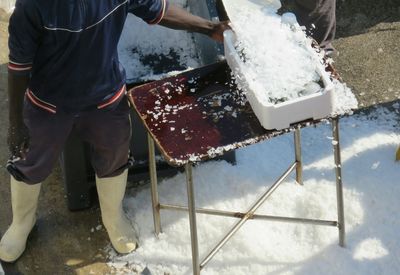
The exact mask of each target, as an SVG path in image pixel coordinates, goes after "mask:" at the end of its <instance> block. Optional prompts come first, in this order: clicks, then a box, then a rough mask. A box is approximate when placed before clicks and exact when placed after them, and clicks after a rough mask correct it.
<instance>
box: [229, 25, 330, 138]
mask: <svg viewBox="0 0 400 275" xmlns="http://www.w3.org/2000/svg"><path fill="white" fill-rule="evenodd" d="M235 44H236V36H235V34H234V33H233V32H232V31H231V30H228V31H225V32H224V46H225V58H226V60H227V62H228V65H229V67H230V68H231V70H232V72H233V73H234V74H236V75H237V76H239V77H236V80H237V81H239V82H240V83H238V84H239V86H240V88H241V89H243V90H244V92H245V93H246V97H247V100H248V101H249V103H250V105H251V107H252V109H253V111H254V113H255V114H256V116H257V118H258V120H259V121H260V123H261V125H262V126H263V127H264V128H265V129H269V130H270V129H277V130H280V129H284V128H288V127H289V126H290V124H292V123H295V122H300V121H303V120H307V119H321V118H324V117H326V116H328V115H329V114H331V113H332V108H333V107H332V105H333V104H332V94H333V90H334V86H333V84H332V82H331V80H330V78H329V75H328V74H327V73H326V72H325V71H322V70H321V69H320V70H319V71H318V73H319V74H320V76H321V79H322V81H323V84H324V89H321V91H319V92H316V93H313V94H311V95H305V96H301V97H298V98H295V99H291V100H288V101H285V102H282V103H277V104H273V103H265V102H261V101H260V100H258V98H257V96H256V94H255V92H254V91H252V90H251V89H250V88H249V84H248V82H247V81H246V79H247V78H246V75H244V70H243V69H242V68H243V66H245V64H244V63H243V61H242V60H241V59H240V57H239V55H238V53H237V51H236V49H235Z"/></svg>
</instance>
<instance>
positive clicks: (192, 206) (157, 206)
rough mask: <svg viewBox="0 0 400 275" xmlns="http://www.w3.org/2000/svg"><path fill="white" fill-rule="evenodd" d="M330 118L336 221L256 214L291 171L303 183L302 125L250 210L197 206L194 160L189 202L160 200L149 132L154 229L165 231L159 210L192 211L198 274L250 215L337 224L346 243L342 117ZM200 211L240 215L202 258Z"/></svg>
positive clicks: (188, 172) (187, 166)
mask: <svg viewBox="0 0 400 275" xmlns="http://www.w3.org/2000/svg"><path fill="white" fill-rule="evenodd" d="M330 120H331V122H332V133H333V142H332V144H333V151H334V152H333V153H334V163H335V175H336V198H337V215H338V219H337V221H331V220H318V219H305V218H294V217H286V216H270V215H259V214H255V212H256V211H257V209H258V208H259V207H260V206H261V205H262V204H263V203H264V202H265V201H266V200H267V199H268V197H269V196H270V195H271V194H272V193H273V192H274V191H275V190H276V189H277V188H278V187H279V185H280V184H281V183H282V182H284V180H285V179H286V178H287V177H288V176H289V175H290V174H291V172H293V171H295V172H296V182H297V183H298V184H299V185H303V167H302V156H301V137H300V127H297V128H296V129H295V130H294V141H293V142H294V147H295V152H294V155H295V160H294V162H293V163H292V164H291V165H290V166H289V167H288V169H287V170H286V171H285V172H284V173H283V174H282V175H281V176H280V177H279V178H278V179H277V180H276V181H275V183H274V184H273V185H272V186H271V187H269V188H268V190H267V191H265V192H264V193H263V194H262V195H261V197H260V198H259V199H258V200H257V201H256V202H255V203H254V204H253V205H252V206H251V207H250V209H249V210H248V211H247V212H231V211H224V210H215V209H204V208H196V203H195V195H194V194H195V189H194V184H193V174H192V168H193V164H194V163H192V162H188V163H186V164H185V173H186V185H187V196H188V206H182V205H172V204H162V203H160V200H159V196H158V189H157V167H156V160H155V146H154V140H153V138H152V136H151V134H150V133H148V145H149V169H150V181H151V198H152V207H153V219H154V229H155V234H156V236H158V235H159V234H160V233H161V232H162V229H161V213H160V212H161V210H175V211H187V212H188V213H189V223H190V236H191V248H192V265H193V274H195V275H199V274H200V271H201V270H202V269H203V268H204V267H205V266H206V265H207V263H208V262H209V261H210V260H211V259H212V258H213V257H214V256H215V254H216V253H217V252H218V251H219V250H220V249H221V248H222V247H223V246H224V245H225V244H226V243H227V242H228V241H229V239H231V238H232V236H233V235H234V234H235V233H236V232H237V231H238V230H239V229H240V228H241V226H242V225H243V224H244V223H245V222H246V221H248V220H250V219H259V220H269V221H280V222H291V223H303V224H313V225H325V226H334V227H337V228H338V231H339V245H340V246H341V247H344V246H345V220H344V204H343V184H342V171H341V170H342V169H341V156H340V142H339V117H333V118H330ZM197 213H199V214H207V215H217V216H225V217H234V218H238V219H240V220H239V221H238V222H237V223H236V224H235V225H234V226H233V227H232V228H231V229H230V230H229V231H228V233H227V234H226V235H225V237H223V239H222V240H221V241H220V242H219V243H218V244H217V245H216V246H215V247H214V248H213V249H212V250H211V251H210V252H209V253H208V254H207V256H206V257H205V258H204V259H203V260H202V261H200V257H199V244H198V237H197V223H196V214H197Z"/></svg>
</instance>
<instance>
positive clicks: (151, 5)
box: [129, 0, 168, 24]
mask: <svg viewBox="0 0 400 275" xmlns="http://www.w3.org/2000/svg"><path fill="white" fill-rule="evenodd" d="M167 9H168V1H167V0H130V2H129V12H130V13H133V14H134V15H136V16H138V17H140V18H142V19H143V20H144V21H145V22H147V23H148V24H158V23H159V22H160V21H161V20H162V18H163V17H164V14H165V12H166V11H167Z"/></svg>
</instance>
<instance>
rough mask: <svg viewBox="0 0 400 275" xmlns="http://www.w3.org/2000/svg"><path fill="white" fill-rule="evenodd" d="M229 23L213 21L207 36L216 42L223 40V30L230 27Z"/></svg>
mask: <svg viewBox="0 0 400 275" xmlns="http://www.w3.org/2000/svg"><path fill="white" fill-rule="evenodd" d="M229 23H230V22H229V21H224V22H218V23H215V24H214V28H213V30H212V31H211V32H210V34H209V36H210V37H211V38H212V39H214V40H215V41H217V42H221V43H222V42H224V35H223V34H224V31H226V30H230V29H231V27H230V25H229Z"/></svg>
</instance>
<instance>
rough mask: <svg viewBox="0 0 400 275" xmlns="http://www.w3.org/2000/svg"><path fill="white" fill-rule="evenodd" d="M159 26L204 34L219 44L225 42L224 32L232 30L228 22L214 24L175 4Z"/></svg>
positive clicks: (170, 6)
mask: <svg viewBox="0 0 400 275" xmlns="http://www.w3.org/2000/svg"><path fill="white" fill-rule="evenodd" d="M159 24H160V25H162V26H165V27H167V28H171V29H176V30H187V31H190V32H198V33H202V34H205V35H208V36H209V37H211V38H212V39H214V40H216V41H218V42H222V41H223V32H224V31H225V30H226V29H229V28H230V27H229V25H228V22H227V21H225V22H212V21H209V20H206V19H204V18H201V17H199V16H195V15H193V14H191V13H189V12H187V11H186V10H184V9H182V8H180V7H178V6H176V5H173V4H170V5H169V7H168V9H167V11H166V13H165V15H164V17H163V19H162V20H161V22H160V23H159Z"/></svg>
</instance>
